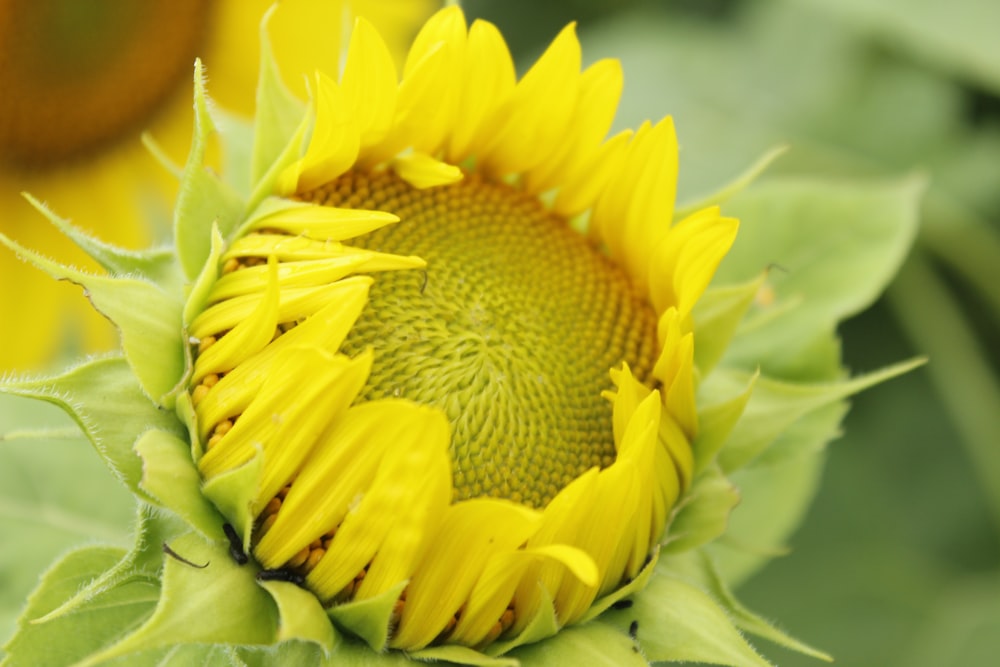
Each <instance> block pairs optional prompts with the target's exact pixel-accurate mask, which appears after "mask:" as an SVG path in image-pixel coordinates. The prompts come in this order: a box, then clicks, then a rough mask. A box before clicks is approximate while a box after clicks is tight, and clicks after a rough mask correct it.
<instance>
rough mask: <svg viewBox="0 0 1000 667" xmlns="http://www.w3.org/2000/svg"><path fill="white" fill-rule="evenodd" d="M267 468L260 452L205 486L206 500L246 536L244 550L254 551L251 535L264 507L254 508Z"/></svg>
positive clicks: (217, 476) (237, 530) (203, 487)
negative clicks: (258, 513)
mask: <svg viewBox="0 0 1000 667" xmlns="http://www.w3.org/2000/svg"><path fill="white" fill-rule="evenodd" d="M263 469H264V456H263V454H262V453H260V452H258V453H256V454H254V456H253V458H251V459H250V460H249V461H247V462H246V463H245V464H243V465H241V466H240V467H239V468H236V469H234V470H227V471H226V472H224V473H222V474H221V475H216V476H215V477H213V478H212V479H210V480H208V481H207V482H205V483H204V485H202V487H201V490H202V493H203V494H204V495H205V497H206V498H208V499H209V500H211V501H212V503H213V504H214V505H215V506H216V507H217V508H218V509H219V512H221V513H222V515H223V516H224V517H226V518H227V519H229V522H230V523H232V524H233V527H235V528H236V532H237V533H239V534H240V535H242V536H243V549H244V550H245V551H246V552H247V553H249V552H250V536H251V533H252V532H253V524H254V520H256V518H257V512H258V510H259V509H260V508H257V507H254V498H256V496H257V489H258V488H259V486H260V476H261V474H262V472H263Z"/></svg>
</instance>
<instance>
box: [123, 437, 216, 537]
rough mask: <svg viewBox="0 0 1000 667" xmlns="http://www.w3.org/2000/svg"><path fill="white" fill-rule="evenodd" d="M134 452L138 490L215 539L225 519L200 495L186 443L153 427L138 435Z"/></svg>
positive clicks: (198, 479)
mask: <svg viewBox="0 0 1000 667" xmlns="http://www.w3.org/2000/svg"><path fill="white" fill-rule="evenodd" d="M135 451H136V453H137V454H138V455H139V456H140V458H142V480H141V481H140V482H139V485H140V486H141V487H142V489H143V490H144V491H146V492H147V493H148V494H149V495H150V497H152V498H154V499H156V500H157V504H158V505H159V506H160V507H165V508H167V509H169V510H171V511H172V512H174V513H175V514H176V515H177V516H178V517H180V518H181V519H183V520H184V521H185V522H186V523H187V524H188V525H190V526H191V527H192V528H194V529H195V530H197V531H198V532H199V533H201V534H202V535H203V536H204V537H207V538H208V539H217V538H218V536H219V534H220V530H221V527H222V524H223V523H224V522H225V519H223V518H222V515H221V514H219V512H218V510H216V509H215V507H214V506H213V505H212V504H211V503H210V502H209V501H208V500H207V499H206V498H205V496H204V495H202V492H201V475H199V474H198V470H197V468H195V465H194V463H193V462H192V461H191V447H190V445H188V443H187V442H186V441H184V440H182V439H181V438H178V437H177V436H175V435H173V434H171V433H168V432H166V431H159V430H155V429H154V430H150V431H147V432H146V433H144V434H143V435H142V436H141V437H140V438H139V440H138V442H136V443H135Z"/></svg>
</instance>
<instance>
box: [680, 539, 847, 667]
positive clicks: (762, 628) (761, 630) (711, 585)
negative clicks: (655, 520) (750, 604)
mask: <svg viewBox="0 0 1000 667" xmlns="http://www.w3.org/2000/svg"><path fill="white" fill-rule="evenodd" d="M664 568H665V569H667V570H669V571H670V573H671V574H673V575H675V576H677V577H678V578H681V579H684V580H685V581H687V582H688V583H691V584H692V585H695V586H698V587H699V588H701V589H702V590H705V591H707V592H708V593H709V594H711V595H712V597H713V598H715V600H716V601H717V602H719V603H720V604H721V605H722V606H723V607H724V608H725V610H726V613H728V614H729V617H730V618H731V619H732V621H733V623H734V624H735V625H736V627H738V628H739V629H740V630H742V631H744V632H748V633H750V634H753V635H756V636H758V637H761V638H763V639H767V640H768V641H771V642H774V643H775V644H778V645H779V646H784V647H785V648H787V649H791V650H793V651H797V652H799V653H802V654H804V655H808V656H810V657H813V658H817V659H819V660H824V661H827V662H830V661H832V660H833V658H831V657H830V656H829V655H827V654H826V653H823V652H822V651H818V650H816V649H814V648H813V647H811V646H809V645H808V644H804V643H803V642H801V641H799V640H797V639H795V638H794V637H791V636H789V635H788V634H786V633H784V632H782V631H781V630H779V629H777V628H775V627H774V626H773V625H771V624H770V623H768V622H767V621H765V620H764V619H763V618H761V617H760V616H759V615H757V614H755V613H754V612H752V611H750V610H749V609H747V608H746V607H744V606H743V605H742V604H740V602H739V601H738V600H737V599H736V597H735V596H734V595H733V593H732V591H730V590H729V587H728V586H727V585H726V582H725V581H723V579H722V577H721V576H719V572H718V570H717V569H716V568H715V565H714V564H713V563H712V560H711V558H709V557H708V555H707V554H705V553H704V552H703V551H701V550H699V551H689V552H687V553H684V554H679V555H675V556H672V557H671V558H670V559H669V560H667V561H666V562H665V563H664Z"/></svg>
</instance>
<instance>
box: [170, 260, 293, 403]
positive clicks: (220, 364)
mask: <svg viewBox="0 0 1000 667" xmlns="http://www.w3.org/2000/svg"><path fill="white" fill-rule="evenodd" d="M259 268H261V269H263V270H264V271H265V272H266V274H267V275H266V276H262V277H261V278H263V283H264V295H263V297H262V298H261V300H260V303H259V304H258V306H257V308H256V309H254V311H253V313H252V314H251V315H250V317H248V318H247V319H245V320H243V321H242V322H240V323H239V324H237V325H236V326H235V327H233V329H232V330H231V331H230V332H229V333H227V334H226V335H225V336H223V337H222V338H221V339H220V340H219V341H217V342H216V343H215V344H214V345H212V346H211V347H209V348H207V349H206V350H205V351H204V352H202V353H201V354H199V355H198V359H197V361H195V364H194V372H193V374H192V375H191V382H190V384H191V385H192V386H195V385H197V384H199V383H200V382H201V380H202V378H204V377H205V376H206V375H208V374H209V373H228V372H229V371H231V370H232V369H234V368H236V367H237V366H239V365H240V364H241V363H242V362H244V361H246V360H247V359H249V358H250V357H252V356H253V355H255V354H257V353H258V352H260V351H261V350H262V349H264V346H265V345H267V344H268V343H269V342H271V339H272V338H273V337H274V329H275V327H277V326H278V263H277V261H276V260H274V259H273V258H272V259H271V260H270V261H269V262H268V263H267V266H262V267H259ZM260 280H261V279H260V278H258V281H260ZM258 287H259V286H258Z"/></svg>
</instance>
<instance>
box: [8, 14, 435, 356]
mask: <svg viewBox="0 0 1000 667" xmlns="http://www.w3.org/2000/svg"><path fill="white" fill-rule="evenodd" d="M269 4H270V2H268V1H266V0H218V1H213V0H149V1H143V2H133V1H132V0H104V1H102V2H80V1H78V0H37V1H35V0H2V1H0V90H3V94H2V95H0V232H3V233H5V234H9V235H12V236H15V237H17V238H20V239H22V240H24V241H25V242H26V243H29V244H31V246H32V247H35V248H39V249H41V250H42V251H43V252H44V253H45V254H47V255H50V256H52V257H55V258H57V259H59V260H61V261H65V262H68V263H71V264H78V265H80V266H82V267H86V268H94V266H95V265H94V264H93V262H91V261H90V260H89V258H87V256H86V255H85V254H83V253H81V252H80V251H79V250H78V249H76V248H75V246H73V244H71V243H69V242H68V241H67V240H66V239H65V237H63V236H62V235H61V234H59V233H58V231H57V230H56V229H55V228H53V227H52V226H51V225H48V224H46V223H45V222H44V221H42V220H40V218H39V216H38V213H37V212H36V211H35V210H34V209H33V208H32V207H31V205H30V204H29V203H28V202H27V201H25V199H24V198H23V197H22V196H21V194H20V193H21V192H30V193H31V194H32V195H33V196H35V197H36V198H38V199H40V200H41V201H44V202H46V203H47V204H49V205H50V206H51V207H52V208H53V209H55V210H63V211H72V221H73V222H74V223H75V224H76V225H78V226H79V227H81V228H82V229H83V230H85V231H87V232H89V233H91V234H93V235H95V236H97V237H99V238H101V239H103V240H105V241H109V242H114V243H118V244H121V245H124V246H126V247H139V246H142V245H146V244H148V243H149V242H150V241H151V240H154V239H155V240H162V239H164V238H165V237H166V236H167V234H168V231H167V230H168V228H169V219H170V209H169V206H170V204H169V202H170V201H171V200H172V198H173V196H174V194H175V193H176V179H175V177H174V176H173V175H172V174H170V173H169V172H168V171H167V170H166V169H164V167H163V166H162V165H160V164H159V163H158V162H157V160H156V159H154V158H153V157H152V155H151V154H150V152H149V151H148V150H147V149H146V148H145V147H144V146H143V145H142V143H141V142H140V135H141V133H142V132H143V131H148V132H149V133H150V134H151V136H152V137H153V139H154V140H155V141H156V142H157V144H158V145H159V146H161V147H162V149H163V150H164V152H165V153H166V155H167V156H168V157H169V158H170V159H171V160H174V161H176V162H178V163H183V159H184V155H185V154H186V152H187V150H188V147H189V145H190V133H191V101H190V84H191V71H192V69H191V68H192V66H193V63H194V59H195V57H196V56H198V57H201V58H202V59H203V61H204V62H205V64H206V67H207V69H208V76H209V77H211V78H212V79H213V81H215V80H217V81H218V84H217V85H214V86H213V91H214V93H215V96H216V99H217V100H218V101H219V102H220V103H222V104H223V105H224V106H225V107H226V108H227V109H228V110H230V111H232V112H235V113H238V114H244V115H249V114H250V113H251V112H252V110H253V104H254V96H253V90H254V80H255V78H256V72H257V68H258V61H259V51H258V27H257V26H258V25H259V21H260V17H261V15H262V14H263V11H264V9H266V8H267V6H269ZM434 4H435V3H432V2H429V1H425V0H418V1H417V2H411V1H409V0H392V1H390V2H371V1H369V0H354V1H351V2H345V0H330V2H329V3H328V4H327V7H326V8H325V10H326V14H327V17H328V18H327V20H328V21H329V22H331V23H332V24H333V25H338V24H340V23H341V22H342V21H343V20H344V18H345V17H346V16H348V15H349V13H350V12H352V11H362V12H368V10H371V15H372V20H374V21H376V22H377V24H378V25H379V26H380V28H382V29H383V30H384V31H386V34H387V36H388V38H389V40H390V41H389V43H390V44H393V45H395V46H396V48H397V50H399V51H400V52H401V49H400V47H401V46H402V45H405V44H406V43H408V41H409V39H410V38H411V36H412V33H413V31H414V30H415V29H416V25H418V23H419V20H421V19H422V18H424V17H425V16H426V14H427V13H428V12H429V11H430V10H431V9H432V8H433V5H434ZM338 40H339V32H338V31H337V30H336V29H335V30H333V31H331V33H330V39H329V40H328V41H327V44H326V45H327V46H328V47H329V48H330V51H331V52H332V53H334V54H336V53H337V52H338V50H339V49H338ZM297 78H298V80H299V81H301V77H297ZM289 79H290V80H292V81H293V82H295V79H296V77H294V76H291V77H289ZM300 90H302V91H303V92H304V89H302V88H300ZM78 296H79V295H78V292H77V290H76V289H74V288H70V287H68V286H66V285H65V284H53V283H52V282H51V281H49V280H47V279H46V278H45V277H44V276H43V275H42V274H40V273H39V272H38V271H36V270H34V269H32V268H30V267H29V266H27V265H26V264H24V263H22V262H19V261H17V260H16V259H15V258H13V257H11V256H10V255H9V254H5V255H4V256H2V257H0V319H2V320H3V321H7V322H9V321H13V319H14V317H15V315H14V313H18V315H17V316H18V317H23V316H24V315H25V313H26V312H27V313H30V316H31V318H32V320H33V322H34V323H35V327H33V328H32V329H28V328H25V327H5V328H4V330H3V332H2V333H0V369H11V368H15V369H16V368H31V367H37V366H39V365H42V364H45V363H46V362H47V361H50V360H51V359H52V357H53V355H55V354H57V353H59V352H64V353H65V352H66V351H68V350H67V345H70V346H71V348H70V349H77V348H79V347H82V348H83V349H85V350H88V351H92V350H104V349H109V348H110V347H111V344H112V342H113V340H114V332H113V328H112V327H111V326H110V325H109V324H108V322H107V321H106V320H104V318H102V317H101V316H99V315H97V314H96V313H94V312H93V310H92V309H91V308H89V307H88V306H87V304H86V303H85V302H82V301H81V300H80V299H79V298H78Z"/></svg>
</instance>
